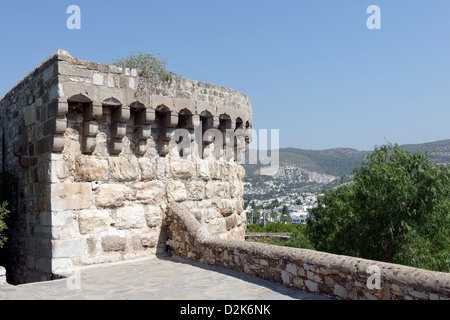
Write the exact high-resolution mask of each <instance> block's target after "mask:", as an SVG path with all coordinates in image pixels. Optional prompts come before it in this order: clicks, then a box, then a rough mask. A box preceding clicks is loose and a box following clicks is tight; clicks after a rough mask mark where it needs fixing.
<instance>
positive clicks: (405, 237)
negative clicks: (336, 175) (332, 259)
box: [307, 144, 450, 272]
mask: <svg viewBox="0 0 450 320" xmlns="http://www.w3.org/2000/svg"><path fill="white" fill-rule="evenodd" d="M307 229H308V235H309V239H310V240H311V241H312V243H313V245H314V247H315V248H316V249H317V250H321V251H328V252H333V253H337V254H344V255H351V256H358V257H362V258H367V259H373V260H379V261H386V262H392V263H398V264H403V265H410V266H414V267H419V268H425V269H430V270H437V271H446V272H449V271H450V257H449V253H450V170H449V168H446V167H444V166H440V165H437V164H435V163H434V162H432V161H430V160H429V156H428V155H427V154H423V153H421V152H416V153H414V154H412V153H410V152H409V151H407V150H406V149H404V148H401V147H399V146H398V145H392V144H387V145H384V146H381V147H376V148H375V150H374V152H373V153H371V154H369V155H367V157H366V159H365V160H364V161H363V163H362V165H361V166H360V167H356V168H355V169H354V177H353V182H352V183H349V184H345V185H342V186H340V187H337V188H334V189H332V190H328V191H326V192H325V193H324V195H323V196H321V197H319V198H318V206H317V207H316V208H313V209H311V210H310V218H309V220H308V227H307Z"/></svg>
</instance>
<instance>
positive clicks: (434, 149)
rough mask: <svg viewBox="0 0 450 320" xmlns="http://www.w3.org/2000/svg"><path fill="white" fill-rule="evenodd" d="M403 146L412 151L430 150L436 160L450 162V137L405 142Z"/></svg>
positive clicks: (431, 156) (431, 155) (437, 161)
mask: <svg viewBox="0 0 450 320" xmlns="http://www.w3.org/2000/svg"><path fill="white" fill-rule="evenodd" d="M402 147H403V148H405V149H407V150H409V151H411V152H416V151H420V152H428V153H429V154H430V158H431V160H433V161H434V162H436V163H442V164H444V163H447V164H450V139H447V140H440V141H435V142H428V143H422V144H405V145H402Z"/></svg>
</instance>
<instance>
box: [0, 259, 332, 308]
mask: <svg viewBox="0 0 450 320" xmlns="http://www.w3.org/2000/svg"><path fill="white" fill-rule="evenodd" d="M76 275H77V273H75V274H74V275H72V276H69V277H68V278H63V279H58V280H53V281H45V282H35V283H29V284H23V285H19V286H12V285H9V284H4V285H0V299H1V300H116V299H117V300H144V299H145V300H329V298H328V297H325V296H322V295H318V294H312V293H307V292H305V291H300V290H297V289H292V288H287V287H285V286H284V285H282V284H278V283H274V282H270V281H267V280H262V279H259V278H256V277H253V276H250V275H247V274H243V273H239V272H235V271H232V270H227V269H224V268H220V267H213V266H207V265H204V264H201V263H198V262H194V261H191V260H187V259H184V258H181V257H178V256H172V257H163V258H156V257H154V258H151V259H148V258H147V259H145V260H140V261H132V262H131V261H130V262H119V263H114V264H108V265H95V266H90V267H85V268H80V271H79V273H78V275H79V276H80V277H79V278H77V277H76ZM77 279H79V281H77ZM77 287H78V288H77Z"/></svg>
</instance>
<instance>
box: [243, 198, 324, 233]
mask: <svg viewBox="0 0 450 320" xmlns="http://www.w3.org/2000/svg"><path fill="white" fill-rule="evenodd" d="M245 205H246V207H245V209H244V212H245V214H246V217H247V224H259V225H267V224H268V223H269V222H284V223H287V224H298V223H306V220H307V218H308V217H309V212H308V210H309V209H311V208H313V207H315V206H316V205H317V194H314V193H303V194H288V195H285V196H281V197H278V198H272V199H267V200H251V201H250V202H248V203H247V202H246V204H245Z"/></svg>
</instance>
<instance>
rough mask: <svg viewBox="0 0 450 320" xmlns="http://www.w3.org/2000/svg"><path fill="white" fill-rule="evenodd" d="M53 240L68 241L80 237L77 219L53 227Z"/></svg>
mask: <svg viewBox="0 0 450 320" xmlns="http://www.w3.org/2000/svg"><path fill="white" fill-rule="evenodd" d="M51 234H52V236H51V237H52V239H54V240H67V239H73V238H77V237H79V236H80V232H79V229H78V223H77V220H76V219H71V220H68V221H67V222H66V224H65V225H60V226H52V227H51Z"/></svg>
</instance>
